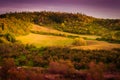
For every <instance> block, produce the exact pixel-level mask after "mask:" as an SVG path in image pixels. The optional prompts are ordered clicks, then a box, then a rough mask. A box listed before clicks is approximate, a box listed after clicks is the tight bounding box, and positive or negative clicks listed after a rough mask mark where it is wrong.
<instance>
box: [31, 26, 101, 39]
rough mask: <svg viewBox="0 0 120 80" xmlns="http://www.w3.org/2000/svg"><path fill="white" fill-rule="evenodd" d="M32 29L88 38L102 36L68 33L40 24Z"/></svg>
mask: <svg viewBox="0 0 120 80" xmlns="http://www.w3.org/2000/svg"><path fill="white" fill-rule="evenodd" d="M31 30H32V31H40V32H46V33H54V34H64V35H66V36H67V35H72V36H79V37H85V38H88V39H96V38H100V36H95V35H79V34H73V33H68V32H62V31H58V30H55V29H52V28H49V27H44V26H39V25H34V24H33V28H32V29H31Z"/></svg>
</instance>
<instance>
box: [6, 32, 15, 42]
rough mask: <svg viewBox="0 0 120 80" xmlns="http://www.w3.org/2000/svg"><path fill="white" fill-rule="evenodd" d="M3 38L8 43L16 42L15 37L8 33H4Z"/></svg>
mask: <svg viewBox="0 0 120 80" xmlns="http://www.w3.org/2000/svg"><path fill="white" fill-rule="evenodd" d="M4 36H5V38H6V39H7V40H8V41H10V42H15V41H16V39H15V36H14V35H12V34H10V33H6V34H5V35H4Z"/></svg>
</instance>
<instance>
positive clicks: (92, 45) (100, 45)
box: [72, 40, 120, 50]
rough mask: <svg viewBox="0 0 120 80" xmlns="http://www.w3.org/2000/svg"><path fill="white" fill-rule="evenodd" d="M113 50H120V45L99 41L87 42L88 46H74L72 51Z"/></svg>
mask: <svg viewBox="0 0 120 80" xmlns="http://www.w3.org/2000/svg"><path fill="white" fill-rule="evenodd" d="M113 48H120V44H115V43H108V42H105V41H97V40H87V46H74V47H72V49H84V50H87V49H90V50H96V49H97V50H100V49H104V50H111V49H113Z"/></svg>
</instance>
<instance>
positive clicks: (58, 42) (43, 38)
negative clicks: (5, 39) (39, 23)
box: [17, 33, 73, 47]
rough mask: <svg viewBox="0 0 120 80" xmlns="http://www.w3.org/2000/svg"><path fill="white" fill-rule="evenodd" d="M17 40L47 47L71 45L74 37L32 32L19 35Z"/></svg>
mask: <svg viewBox="0 0 120 80" xmlns="http://www.w3.org/2000/svg"><path fill="white" fill-rule="evenodd" d="M17 40H20V41H21V42H22V43H23V44H32V45H35V46H36V47H46V46H65V45H66V46H67V45H70V44H71V43H72V41H73V39H70V38H65V37H59V36H52V35H40V34H33V33H30V34H29V35H25V36H19V37H17Z"/></svg>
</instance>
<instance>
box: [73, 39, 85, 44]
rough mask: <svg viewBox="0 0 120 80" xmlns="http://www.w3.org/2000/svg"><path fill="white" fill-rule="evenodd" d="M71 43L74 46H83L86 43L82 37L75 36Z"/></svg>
mask: <svg viewBox="0 0 120 80" xmlns="http://www.w3.org/2000/svg"><path fill="white" fill-rule="evenodd" d="M72 44H73V45H76V46H85V45H86V44H87V43H86V41H85V40H84V39H83V38H75V39H74V41H73V43H72Z"/></svg>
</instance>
